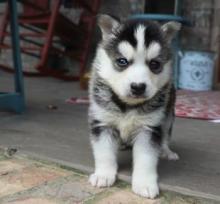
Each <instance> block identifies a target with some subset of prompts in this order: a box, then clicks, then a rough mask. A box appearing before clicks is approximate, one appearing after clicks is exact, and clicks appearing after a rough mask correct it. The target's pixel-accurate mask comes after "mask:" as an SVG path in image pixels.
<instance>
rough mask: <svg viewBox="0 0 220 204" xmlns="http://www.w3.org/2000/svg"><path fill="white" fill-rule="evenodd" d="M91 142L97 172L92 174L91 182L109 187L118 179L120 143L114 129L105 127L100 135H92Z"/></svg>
mask: <svg viewBox="0 0 220 204" xmlns="http://www.w3.org/2000/svg"><path fill="white" fill-rule="evenodd" d="M94 137H95V138H94ZM91 143H92V149H93V155H94V160H95V172H94V173H93V174H92V175H90V178H89V182H90V183H91V184H92V186H96V187H109V186H111V185H113V184H114V182H115V180H116V174H117V151H118V143H117V141H116V139H115V138H114V136H113V135H112V131H111V130H110V129H107V128H104V127H103V129H102V131H101V132H100V134H99V135H98V136H97V135H96V136H94V135H93V136H92V137H91Z"/></svg>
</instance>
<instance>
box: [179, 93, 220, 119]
mask: <svg viewBox="0 0 220 204" xmlns="http://www.w3.org/2000/svg"><path fill="white" fill-rule="evenodd" d="M175 113H176V116H177V117H186V118H197V119H204V120H215V119H220V91H200V92H195V91H183V90H179V91H177V100H176V110H175Z"/></svg>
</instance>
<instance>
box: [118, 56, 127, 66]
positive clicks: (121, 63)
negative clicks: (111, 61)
mask: <svg viewBox="0 0 220 204" xmlns="http://www.w3.org/2000/svg"><path fill="white" fill-rule="evenodd" d="M116 63H117V65H118V66H119V67H127V66H128V64H129V62H128V60H127V59H126V58H118V59H116Z"/></svg>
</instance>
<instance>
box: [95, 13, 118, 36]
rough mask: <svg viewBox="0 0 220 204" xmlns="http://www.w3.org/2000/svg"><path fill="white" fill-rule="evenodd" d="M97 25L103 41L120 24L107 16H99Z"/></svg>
mask: <svg viewBox="0 0 220 204" xmlns="http://www.w3.org/2000/svg"><path fill="white" fill-rule="evenodd" d="M98 25H99V27H100V29H101V31H102V38H103V40H107V39H108V38H109V37H110V36H111V34H112V33H113V31H114V30H116V29H117V28H118V27H119V25H120V22H119V21H118V20H116V19H115V18H113V17H111V16H109V15H106V14H101V15H99V16H98Z"/></svg>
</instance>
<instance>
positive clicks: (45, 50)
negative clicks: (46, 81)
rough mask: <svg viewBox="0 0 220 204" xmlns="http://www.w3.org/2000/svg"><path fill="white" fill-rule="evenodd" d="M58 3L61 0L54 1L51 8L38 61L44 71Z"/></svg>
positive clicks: (58, 6)
mask: <svg viewBox="0 0 220 204" xmlns="http://www.w3.org/2000/svg"><path fill="white" fill-rule="evenodd" d="M60 4H61V0H56V1H54V5H55V6H54V8H53V9H52V14H51V16H50V20H49V26H48V29H47V34H46V40H45V44H44V47H43V49H42V55H41V60H40V63H39V69H40V70H42V71H44V69H45V66H46V63H47V60H48V55H49V49H50V47H51V45H52V40H53V33H54V28H55V23H56V19H57V14H58V12H59V8H60Z"/></svg>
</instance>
